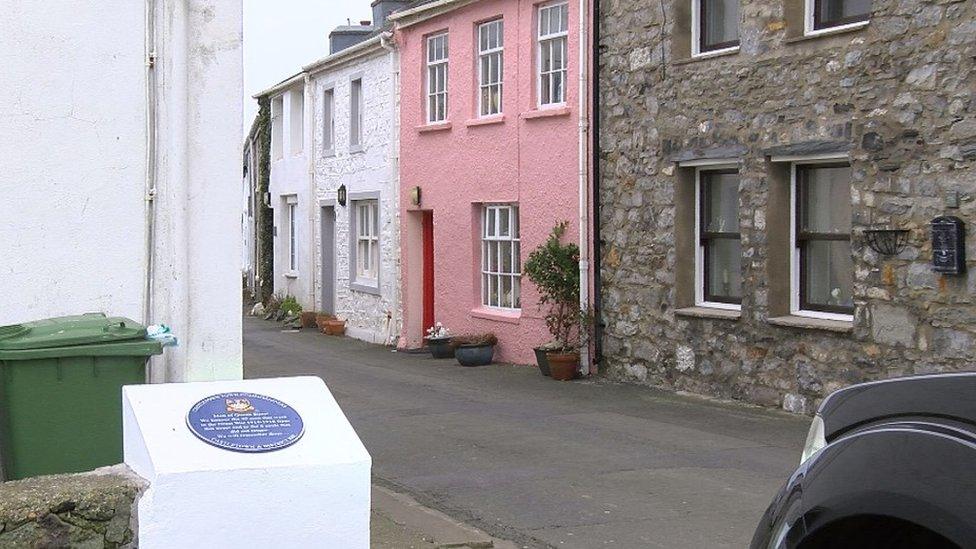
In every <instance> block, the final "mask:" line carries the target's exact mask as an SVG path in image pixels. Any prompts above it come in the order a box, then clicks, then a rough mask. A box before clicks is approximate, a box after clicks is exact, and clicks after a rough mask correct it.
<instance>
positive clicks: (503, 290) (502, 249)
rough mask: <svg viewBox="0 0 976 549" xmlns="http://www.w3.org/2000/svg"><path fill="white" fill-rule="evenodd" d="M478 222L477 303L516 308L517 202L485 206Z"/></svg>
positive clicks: (518, 281)
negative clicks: (479, 227)
mask: <svg viewBox="0 0 976 549" xmlns="http://www.w3.org/2000/svg"><path fill="white" fill-rule="evenodd" d="M481 224H482V233H481V303H482V305H485V306H486V307H497V308H501V309H519V308H521V307H522V287H521V278H522V260H521V257H520V255H519V254H520V250H519V218H518V206H515V205H510V204H507V205H491V206H485V207H484V208H483V209H482V219H481Z"/></svg>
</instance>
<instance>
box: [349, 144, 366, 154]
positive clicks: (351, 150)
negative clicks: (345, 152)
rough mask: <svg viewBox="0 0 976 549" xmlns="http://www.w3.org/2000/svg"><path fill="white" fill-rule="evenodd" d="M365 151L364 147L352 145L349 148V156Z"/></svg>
mask: <svg viewBox="0 0 976 549" xmlns="http://www.w3.org/2000/svg"><path fill="white" fill-rule="evenodd" d="M364 150H366V149H364V148H363V146H362V145H350V146H349V154H356V153H361V152H363V151H364Z"/></svg>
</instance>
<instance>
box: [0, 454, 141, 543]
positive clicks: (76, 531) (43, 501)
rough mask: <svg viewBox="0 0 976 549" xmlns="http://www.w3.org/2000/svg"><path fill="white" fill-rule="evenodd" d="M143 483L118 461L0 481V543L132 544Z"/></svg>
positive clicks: (134, 537)
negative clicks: (82, 470)
mask: <svg viewBox="0 0 976 549" xmlns="http://www.w3.org/2000/svg"><path fill="white" fill-rule="evenodd" d="M144 488H145V484H144V482H143V481H142V479H140V478H139V477H138V476H136V475H134V474H133V473H131V472H130V471H129V470H128V469H127V468H126V467H125V466H123V465H118V466H114V467H106V468H103V469H97V470H95V471H93V472H91V473H82V474H77V475H53V476H44V477H35V478H31V479H26V480H18V481H10V482H4V483H0V547H5V548H11V549H14V548H19V547H23V548H28V547H86V548H89V547H90V548H96V547H104V548H115V547H133V546H135V539H136V534H135V532H136V525H135V524H136V522H135V502H136V501H137V500H138V498H139V494H140V493H141V492H142V490H143V489H144Z"/></svg>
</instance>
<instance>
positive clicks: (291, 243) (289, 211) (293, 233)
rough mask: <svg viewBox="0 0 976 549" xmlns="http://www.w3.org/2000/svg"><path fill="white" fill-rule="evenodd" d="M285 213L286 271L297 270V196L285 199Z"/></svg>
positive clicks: (292, 271) (293, 271)
mask: <svg viewBox="0 0 976 549" xmlns="http://www.w3.org/2000/svg"><path fill="white" fill-rule="evenodd" d="M285 202H286V204H285V215H286V216H287V217H288V218H287V220H286V222H287V223H288V271H289V272H291V273H297V272H298V198H297V197H295V196H290V197H288V198H286V199H285Z"/></svg>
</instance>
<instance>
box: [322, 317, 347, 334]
mask: <svg viewBox="0 0 976 549" xmlns="http://www.w3.org/2000/svg"><path fill="white" fill-rule="evenodd" d="M322 323H323V324H324V325H325V328H324V329H323V330H322V333H324V334H325V335H333V336H341V335H343V334H345V333H346V319H344V318H339V317H337V316H334V317H332V318H328V319H325V320H324V321H323V322H322Z"/></svg>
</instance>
